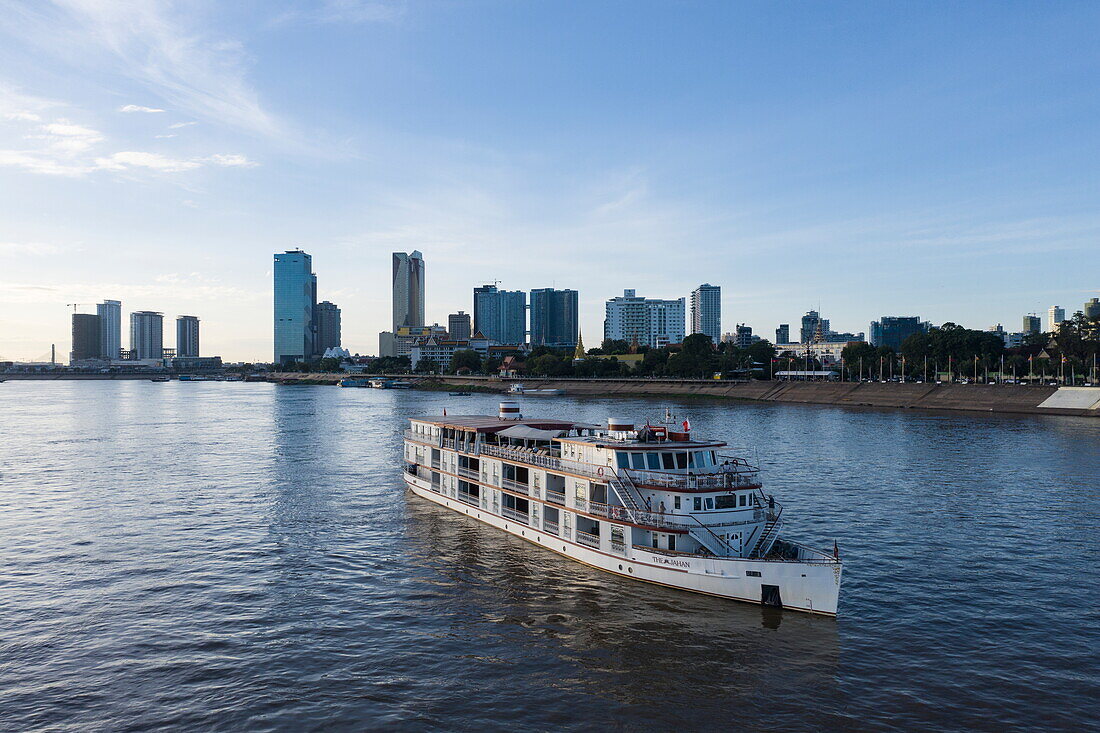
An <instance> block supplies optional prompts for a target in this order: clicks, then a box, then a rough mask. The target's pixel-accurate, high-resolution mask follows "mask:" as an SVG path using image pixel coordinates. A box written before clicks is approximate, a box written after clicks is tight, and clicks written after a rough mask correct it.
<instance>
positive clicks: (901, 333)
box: [871, 316, 928, 351]
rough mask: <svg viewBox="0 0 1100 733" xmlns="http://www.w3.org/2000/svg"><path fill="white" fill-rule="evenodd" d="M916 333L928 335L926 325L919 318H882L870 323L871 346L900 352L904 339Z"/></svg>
mask: <svg viewBox="0 0 1100 733" xmlns="http://www.w3.org/2000/svg"><path fill="white" fill-rule="evenodd" d="M918 333H928V324H927V323H925V322H924V321H922V320H921V319H920V317H919V316H883V317H882V318H880V319H879V320H877V321H871V345H872V346H889V347H890V348H891V349H893V350H894V351H900V350H901V345H902V344H903V343H904V342H905V339H907V338H909V337H910V336H912V335H914V334H918Z"/></svg>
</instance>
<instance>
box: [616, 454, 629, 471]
mask: <svg viewBox="0 0 1100 733" xmlns="http://www.w3.org/2000/svg"><path fill="white" fill-rule="evenodd" d="M615 460H616V461H617V462H618V465H619V468H630V456H629V455H627V454H626V453H616V454H615Z"/></svg>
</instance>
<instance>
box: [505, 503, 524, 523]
mask: <svg viewBox="0 0 1100 733" xmlns="http://www.w3.org/2000/svg"><path fill="white" fill-rule="evenodd" d="M500 513H501V514H502V515H504V516H505V517H508V518H509V519H514V520H515V521H517V522H523V523H524V524H530V522H531V518H530V516H529V515H528V514H527V512H518V511H516V510H515V509H512V508H510V507H501V509H500Z"/></svg>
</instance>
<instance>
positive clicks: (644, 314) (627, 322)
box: [603, 290, 685, 348]
mask: <svg viewBox="0 0 1100 733" xmlns="http://www.w3.org/2000/svg"><path fill="white" fill-rule="evenodd" d="M684 306H685V299H684V298H678V299H676V300H658V299H654V298H640V297H638V296H637V295H636V293H635V291H634V290H624V291H623V294H622V295H621V296H619V297H615V298H611V299H610V300H608V301H607V304H606V306H605V311H604V321H603V336H604V338H605V339H614V340H619V341H628V342H631V343H633V342H634V341H635V340H636V341H637V342H638V343H639V344H642V345H644V346H650V347H652V348H660V347H662V346H667V345H669V344H678V343H681V342H683V340H684V323H685V321H684V315H685V313H684V311H685V307H684Z"/></svg>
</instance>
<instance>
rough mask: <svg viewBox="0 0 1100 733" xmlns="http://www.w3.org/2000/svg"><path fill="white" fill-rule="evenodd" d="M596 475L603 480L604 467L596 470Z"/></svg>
mask: <svg viewBox="0 0 1100 733" xmlns="http://www.w3.org/2000/svg"><path fill="white" fill-rule="evenodd" d="M596 475H597V476H599V477H600V478H603V466H600V467H599V468H597V469H596Z"/></svg>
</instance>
